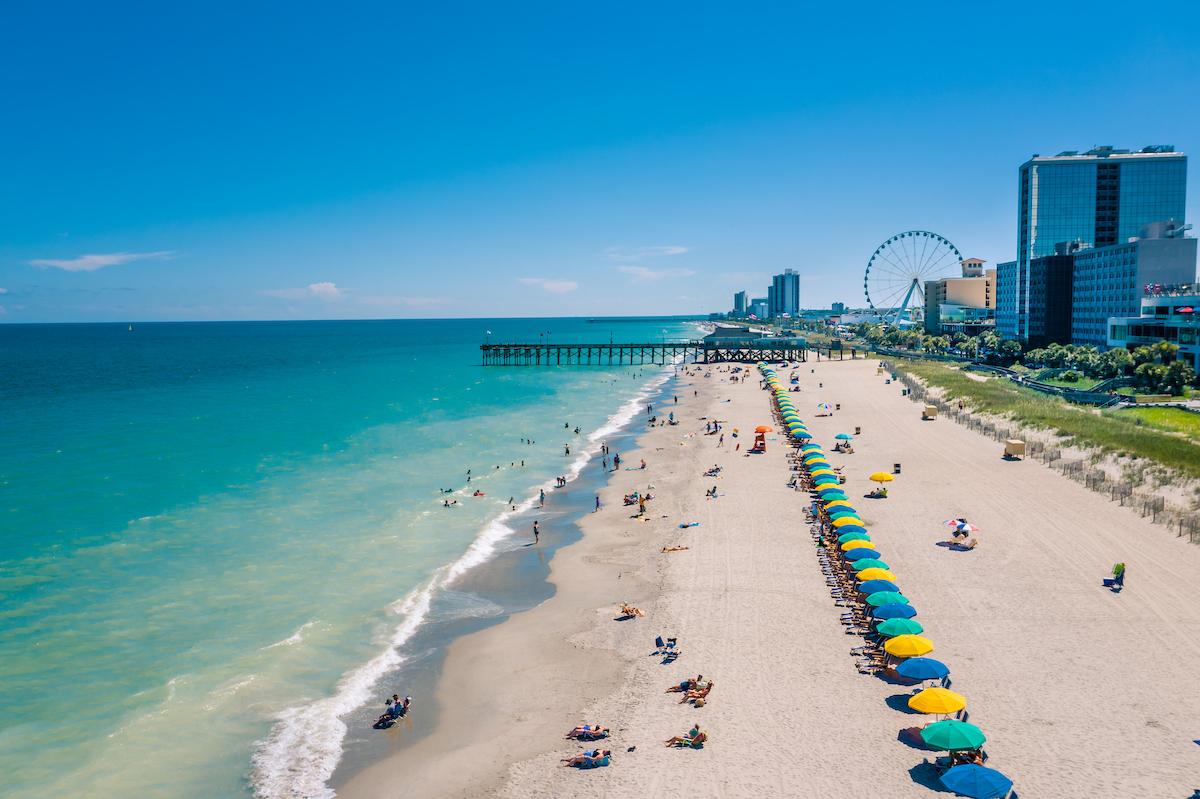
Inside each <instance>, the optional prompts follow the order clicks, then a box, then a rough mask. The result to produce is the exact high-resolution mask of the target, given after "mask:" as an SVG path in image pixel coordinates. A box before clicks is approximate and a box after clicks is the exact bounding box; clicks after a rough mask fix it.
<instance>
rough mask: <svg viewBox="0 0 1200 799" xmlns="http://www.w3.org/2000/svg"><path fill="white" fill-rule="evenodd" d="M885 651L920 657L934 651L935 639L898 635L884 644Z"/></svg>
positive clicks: (907, 656)
mask: <svg viewBox="0 0 1200 799" xmlns="http://www.w3.org/2000/svg"><path fill="white" fill-rule="evenodd" d="M893 621H900V619H893ZM883 651H885V652H887V653H888V654H889V655H895V656H896V657H898V658H912V657H920V656H921V655H928V654H929V653H930V652H932V651H933V641H930V640H929V639H928V638H926V637H925V636H923V635H912V634H905V635H897V636H896V637H895V638H893V639H891V640H890V641H888V642H887V643H886V644H884V645H883ZM951 712H953V711H951Z"/></svg>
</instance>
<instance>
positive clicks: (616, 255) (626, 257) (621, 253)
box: [604, 244, 688, 261]
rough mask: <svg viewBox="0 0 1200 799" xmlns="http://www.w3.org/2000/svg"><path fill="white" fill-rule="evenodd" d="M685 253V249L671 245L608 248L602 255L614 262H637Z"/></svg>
mask: <svg viewBox="0 0 1200 799" xmlns="http://www.w3.org/2000/svg"><path fill="white" fill-rule="evenodd" d="M687 251H688V248H687V247H681V246H679V245H678V244H672V245H666V246H659V247H609V248H608V249H607V250H605V251H604V254H605V255H607V256H608V257H609V258H611V259H613V260H614V261H637V260H640V259H642V258H653V257H656V256H660V255H683V254H684V253H685V252H687Z"/></svg>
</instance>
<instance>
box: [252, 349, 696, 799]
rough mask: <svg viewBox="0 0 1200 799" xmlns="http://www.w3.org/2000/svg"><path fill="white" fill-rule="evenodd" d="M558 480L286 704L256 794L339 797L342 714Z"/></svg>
mask: <svg viewBox="0 0 1200 799" xmlns="http://www.w3.org/2000/svg"><path fill="white" fill-rule="evenodd" d="M671 376H672V370H671V368H666V369H663V370H662V371H661V372H660V373H659V374H657V375H655V377H654V378H652V379H651V380H649V381H648V382H646V383H645V384H643V385H642V386H641V388H640V389H639V391H638V393H637V394H636V395H634V396H633V397H631V398H630V399H629V400H627V401H626V402H625V403H623V404H622V405H621V407H620V408H618V409H617V411H616V412H615V413H613V414H612V415H611V416H609V417H608V419H606V420H605V422H604V423H603V424H602V425H600V427H598V428H596V430H594V431H593V432H592V433H590V434H589V435H588V437H587V441H588V444H587V446H585V447H584V448H583V449H582V450H581V452H580V453H579V454H578V456H577V457H576V458H575V459H574V460H573V461H572V462H571V465H570V467H569V468H568V471H567V473H566V474H565V475H564V476H565V477H566V479H567V481H568V482H571V481H573V480H575V479H577V478H578V477H579V475H580V474H581V473H582V472H583V469H584V468H585V467H586V466H587V464H588V462H589V461H590V460H591V459H592V458H594V457H595V456H596V455H597V454H599V452H600V447H601V445H602V443H603V442H604V440H605V439H606V438H608V437H609V436H612V435H614V434H616V433H617V432H619V431H620V430H621V429H622V428H624V427H625V426H626V425H628V424H629V423H630V422H631V421H632V420H633V419H634V417H636V416H637V414H638V413H639V412H641V410H642V409H643V408H644V407H645V404H646V400H647V399H649V398H650V397H651V396H653V395H654V393H655V392H656V391H657V390H658V389H660V388H661V387H662V386H663V385H664V384H665V383H666V382H667V381H668V380H669V379H670V378H671ZM554 485H555V484H554V481H553V480H547V481H545V482H544V483H540V484H538V485H535V486H533V487H532V488H531V493H530V494H529V496H528V497H526V498H525V499H524V500H522V501H521V502H520V503H518V504H517V505H515V506H513V507H509V508H507V509H506V510H504V511H503V512H501V513H500V514H498V515H497V516H496V517H494V518H493V519H491V520H490V521H488V522H487V523H486V524H484V526H483V528H482V529H481V530H480V531H479V534H478V535H477V536H476V537H475V539H474V540H473V541H472V542H471V544H470V545H469V546H468V547H467V549H466V551H465V552H463V554H462V555H460V556H459V557H458V558H457V559H455V560H454V561H452V562H450V563H448V564H446V565H445V566H442V567H441V568H440V569H438V570H437V571H436V572H434V574H433V575H432V576H431V577H429V578H428V579H427V580H426V581H425V582H424V583H423V584H421V585H419V586H418V587H416V588H414V589H413V590H412V591H410V592H409V593H408V594H406V595H405V596H404V597H402V598H401V599H399V600H397V601H396V602H395V603H393V604H392V606H391V607H390V610H391V611H392V612H393V613H394V614H396V615H397V616H399V617H400V619H401V621H400V622H399V624H398V625H397V626H396V628H395V630H394V631H393V633H392V636H391V638H390V640H389V641H388V642H387V645H386V646H385V647H384V649H383V651H382V652H380V653H379V654H378V655H376V656H375V657H374V658H372V659H371V660H369V661H367V662H366V663H363V664H362V665H360V666H358V667H357V668H354V669H352V670H351V671H348V672H346V673H345V674H344V675H342V678H341V679H340V680H339V681H338V684H337V687H336V689H335V690H334V693H333V695H332V696H328V697H324V698H322V699H319V700H317V701H315V702H311V703H309V704H306V705H301V706H298V707H292V708H288V709H287V710H284V711H283V712H282V713H280V714H279V716H278V717H277V720H276V723H275V725H274V726H273V727H272V728H271V731H270V733H269V734H268V735H267V737H266V738H265V739H263V740H262V741H259V742H258V743H257V744H256V748H255V752H254V754H253V755H252V757H251V766H252V768H251V774H250V782H251V786H252V788H253V790H254V795H255V796H257V797H259V799H283V798H284V797H287V798H288V799H296V798H297V797H303V798H304V799H333V797H335V796H336V793H335V792H334V790H333V789H332V788H331V787H329V784H328V783H329V778H330V777H332V776H333V772H334V769H335V768H336V767H337V764H338V762H339V761H340V760H341V758H342V751H343V748H342V745H343V742H344V741H345V738H346V733H347V732H348V727H347V726H346V723H345V722H344V721H342V717H343V716H346V715H347V714H349V713H351V712H353V711H355V710H357V709H358V708H360V707H362V706H363V705H364V704H366V703H367V702H369V701H370V700H371V699H372V697H373V694H374V690H375V686H376V684H377V683H378V681H379V679H380V678H381V677H383V676H384V675H385V674H387V673H389V672H392V671H395V670H396V669H397V668H398V667H399V666H401V665H402V664H403V663H404V662H405V661H406V660H407V658H406V656H405V655H404V654H403V653H402V651H401V650H402V647H403V646H404V644H405V643H407V642H408V641H409V639H411V638H412V637H413V635H414V634H416V632H417V629H418V628H419V627H420V626H421V624H422V623H423V622H424V621H425V620H426V617H427V616H428V615H429V610H430V606H431V605H432V604H433V599H434V597H435V596H436V595H437V594H438V592H439V591H442V590H444V589H446V588H448V587H450V586H451V585H452V584H453V583H454V582H455V581H456V580H458V579H459V578H460V577H462V576H463V575H464V574H466V573H467V572H469V571H471V570H472V569H474V568H475V567H476V566H479V565H480V564H482V563H486V562H487V561H488V560H490V559H491V558H492V557H493V556H494V555H495V554H496V552H497V550H498V549H499V547H500V545H501V543H502V542H503V541H504V540H505V539H507V538H508V537H510V536H511V535H512V534H513V533H514V532H515V530H514V528H513V527H511V526H510V525H509V524H508V522H509V521H510V520H511V519H512V518H513V517H515V516H518V515H519V514H522V513H525V512H526V511H529V510H531V509H532V508H533V507H534V506H535V505H536V504H537V499H538V495H539V492H540V491H543V490H546V489H553V488H554ZM311 623H312V622H310V624H311ZM307 626H308V625H305V627H307ZM303 630H304V627H301V628H300V630H297V631H296V634H295V635H293V636H292V638H297V640H299V639H298V636H300V634H301V632H302V631H303ZM290 641H291V638H289V639H285V640H284V641H280V642H279V643H277V644H273V645H272V646H279V645H282V644H285V643H288V642H290Z"/></svg>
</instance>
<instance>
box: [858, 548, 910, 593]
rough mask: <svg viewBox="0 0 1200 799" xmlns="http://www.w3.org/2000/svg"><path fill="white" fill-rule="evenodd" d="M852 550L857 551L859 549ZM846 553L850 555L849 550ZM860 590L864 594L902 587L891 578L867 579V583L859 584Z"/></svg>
mask: <svg viewBox="0 0 1200 799" xmlns="http://www.w3.org/2000/svg"><path fill="white" fill-rule="evenodd" d="M852 551H854V552H857V551H858V550H852ZM870 551H871V550H869V549H868V550H867V552H870ZM846 554H847V555H849V554H850V553H849V552H847V553H846ZM855 560H857V558H855ZM858 590H859V591H861V592H862V593H864V594H873V593H875V592H876V591H899V590H900V589H899V588H897V587H896V584H895V583H893V582H891V581H890V580H867V581H866V582H865V583H859V584H858Z"/></svg>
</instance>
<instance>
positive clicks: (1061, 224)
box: [996, 145, 1187, 339]
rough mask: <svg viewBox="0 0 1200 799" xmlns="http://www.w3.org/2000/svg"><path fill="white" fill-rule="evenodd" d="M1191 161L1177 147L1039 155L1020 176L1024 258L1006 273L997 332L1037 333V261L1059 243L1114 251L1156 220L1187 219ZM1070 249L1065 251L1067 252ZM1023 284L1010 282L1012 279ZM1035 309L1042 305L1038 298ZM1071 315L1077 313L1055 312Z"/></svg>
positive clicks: (1020, 335) (1020, 238)
mask: <svg viewBox="0 0 1200 799" xmlns="http://www.w3.org/2000/svg"><path fill="white" fill-rule="evenodd" d="M1186 181H1187V156H1186V155H1184V154H1183V153H1177V152H1175V148H1174V147H1171V146H1169V145H1158V146H1151V147H1145V148H1143V149H1141V150H1139V151H1137V152H1131V151H1129V150H1115V149H1113V148H1112V147H1097V148H1095V149H1092V150H1088V151H1087V152H1083V153H1080V152H1076V151H1074V150H1068V151H1066V152H1062V153H1059V154H1058V155H1055V156H1041V155H1035V156H1033V157H1032V158H1031V159H1029V160H1028V161H1026V162H1025V163H1024V164H1022V165H1021V168H1020V172H1019V179H1018V196H1019V211H1018V217H1017V260H1016V264H1015V268H1014V269H1008V270H1005V269H1001V270H1000V272H1001V277H1000V282H1001V285H1000V286H999V287H998V292H997V296H998V297H1003V298H1004V300H1002V303H1003V304H1004V305H1005V306H1006V307H998V308H997V313H996V320H997V332H999V333H1000V335H1001V336H1004V337H1006V338H1019V339H1028V338H1029V335H1030V332H1031V331H1030V326H1029V325H1030V317H1029V312H1030V305H1031V296H1030V293H1031V284H1030V277H1031V272H1030V268H1029V263H1030V261H1032V260H1033V259H1035V258H1042V257H1045V256H1051V255H1054V254H1055V252H1056V250H1055V247H1056V245H1061V244H1065V243H1068V242H1078V244H1076V245H1075V247H1074V248H1075V249H1077V248H1079V247H1085V248H1086V247H1108V246H1112V245H1114V244H1120V243H1123V242H1125V241H1128V240H1129V239H1130V238H1133V237H1136V236H1137V235H1138V234H1139V232H1140V231H1141V228H1142V226H1143V225H1148V224H1150V223H1152V222H1163V221H1166V220H1174V221H1175V222H1177V223H1182V222H1183V221H1184V218H1183V217H1184V200H1185V196H1186ZM1059 251H1060V252H1061V251H1062V250H1061V249H1060V250H1059ZM1009 275H1011V276H1012V278H1014V279H1015V285H1011V286H1010V285H1006V284H1007V277H1008V276H1009ZM1033 304H1035V305H1036V304H1037V302H1036V300H1035V301H1034V302H1033ZM1059 311H1061V313H1065V314H1070V309H1069V308H1063V309H1047V312H1048V313H1051V314H1053V313H1056V312H1059Z"/></svg>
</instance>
